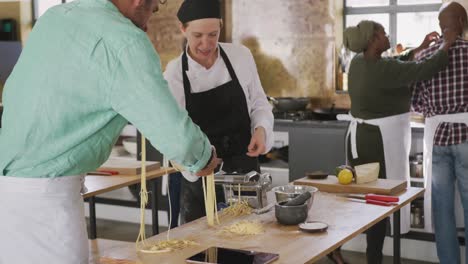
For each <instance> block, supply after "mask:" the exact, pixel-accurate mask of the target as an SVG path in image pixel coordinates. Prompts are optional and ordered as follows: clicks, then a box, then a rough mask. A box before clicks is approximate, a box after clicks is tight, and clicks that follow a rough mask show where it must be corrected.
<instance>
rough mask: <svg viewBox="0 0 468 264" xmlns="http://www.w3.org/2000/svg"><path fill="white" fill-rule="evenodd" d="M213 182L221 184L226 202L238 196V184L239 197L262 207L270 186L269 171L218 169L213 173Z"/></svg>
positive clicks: (264, 204)
mask: <svg viewBox="0 0 468 264" xmlns="http://www.w3.org/2000/svg"><path fill="white" fill-rule="evenodd" d="M214 181H215V184H218V185H221V186H222V187H223V190H224V195H225V200H226V202H228V203H229V202H230V201H232V202H236V201H237V199H238V197H239V193H236V192H239V186H240V196H241V199H244V200H247V201H248V203H249V205H251V206H252V207H254V208H257V209H259V208H264V207H265V206H266V205H267V198H266V192H267V190H269V189H270V186H271V182H272V180H271V176H270V174H269V173H262V174H260V173H258V172H256V171H251V172H249V173H246V174H244V173H226V172H224V171H219V172H217V173H215V175H214Z"/></svg>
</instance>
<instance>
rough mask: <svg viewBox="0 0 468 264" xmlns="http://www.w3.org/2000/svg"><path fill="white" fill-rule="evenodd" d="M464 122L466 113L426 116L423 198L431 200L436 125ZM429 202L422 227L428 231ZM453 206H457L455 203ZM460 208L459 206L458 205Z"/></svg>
mask: <svg viewBox="0 0 468 264" xmlns="http://www.w3.org/2000/svg"><path fill="white" fill-rule="evenodd" d="M444 122H448V123H465V124H466V125H468V113H458V114H448V115H436V116H432V117H427V118H426V121H425V126H424V154H423V158H424V167H423V175H424V186H425V188H426V192H425V193H424V200H425V201H431V193H432V186H431V182H432V147H433V145H434V136H435V132H436V129H437V127H438V126H439V124H440V123H444ZM455 190H456V191H455V199H456V202H457V203H460V200H459V194H458V188H455ZM431 204H432V203H431V202H425V203H424V221H425V223H424V229H425V230H426V231H428V232H433V226H432V210H431ZM455 208H457V206H456V205H455ZM459 208H461V207H459Z"/></svg>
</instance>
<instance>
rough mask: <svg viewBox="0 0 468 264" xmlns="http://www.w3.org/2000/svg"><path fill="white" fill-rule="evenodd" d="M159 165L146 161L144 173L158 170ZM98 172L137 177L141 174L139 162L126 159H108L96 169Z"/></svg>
mask: <svg viewBox="0 0 468 264" xmlns="http://www.w3.org/2000/svg"><path fill="white" fill-rule="evenodd" d="M160 168H161V164H160V163H159V162H157V161H147V162H146V171H147V172H148V171H153V170H158V169H160ZM97 170H98V171H117V172H119V175H138V174H141V161H138V160H128V159H113V158H110V159H108V160H107V161H106V162H105V163H104V164H102V165H101V167H99V169H97Z"/></svg>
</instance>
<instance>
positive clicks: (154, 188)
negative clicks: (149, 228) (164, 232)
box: [151, 179, 159, 236]
mask: <svg viewBox="0 0 468 264" xmlns="http://www.w3.org/2000/svg"><path fill="white" fill-rule="evenodd" d="M151 213H152V214H151V215H152V220H153V222H152V223H153V236H155V235H157V234H159V219H158V182H157V179H154V180H151Z"/></svg>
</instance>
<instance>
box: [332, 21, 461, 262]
mask: <svg viewBox="0 0 468 264" xmlns="http://www.w3.org/2000/svg"><path fill="white" fill-rule="evenodd" d="M437 37H438V35H437V33H435V32H434V33H431V34H428V35H427V36H426V38H425V40H424V42H423V43H422V44H421V46H420V47H419V48H417V49H416V50H413V51H412V52H410V53H409V55H408V56H406V57H400V58H398V59H397V58H382V53H383V52H384V51H386V50H387V49H389V48H390V43H389V40H388V37H387V36H386V34H385V29H384V28H383V27H382V25H380V24H378V23H376V22H373V21H361V22H360V23H359V24H358V25H357V26H356V27H349V28H347V29H346V30H345V32H344V44H345V46H346V47H347V48H349V49H350V50H352V51H354V52H357V53H359V54H357V55H356V56H355V57H354V58H353V60H352V61H351V65H350V69H349V75H348V84H349V95H350V97H351V113H350V114H349V115H348V116H344V117H343V116H340V117H339V119H344V120H349V121H350V127H349V129H348V136H349V138H350V146H351V150H350V152H351V153H350V154H351V158H350V159H349V160H350V162H351V165H353V166H356V165H360V164H365V163H370V162H379V163H380V174H379V178H388V179H399V180H407V181H409V164H408V155H409V148H410V140H411V138H410V122H409V110H410V99H411V90H410V88H409V84H411V83H412V82H416V81H419V80H425V79H429V78H431V77H432V75H434V74H435V73H437V72H438V71H440V70H442V69H443V68H445V67H446V66H447V64H448V53H447V52H448V49H449V47H450V46H451V45H452V44H453V42H454V41H455V38H456V36H455V34H453V32H444V43H443V44H442V45H441V47H440V50H439V51H438V52H437V53H435V54H434V55H433V56H432V57H431V58H429V59H428V60H426V61H422V62H414V61H408V59H410V58H411V57H412V55H413V54H414V52H417V51H418V50H421V49H423V48H427V47H428V46H429V44H430V43H431V42H432V41H434V40H436V39H437ZM348 153H349V151H348ZM405 209H409V208H403V209H402V217H401V220H402V232H404V233H405V232H408V229H409V222H408V220H409V211H405ZM386 226H387V221H386V220H382V221H381V222H379V223H377V224H376V225H374V226H373V227H372V228H370V229H369V230H368V232H367V252H366V253H367V263H372V264H374V263H381V262H382V247H383V242H384V238H385V233H386Z"/></svg>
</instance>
